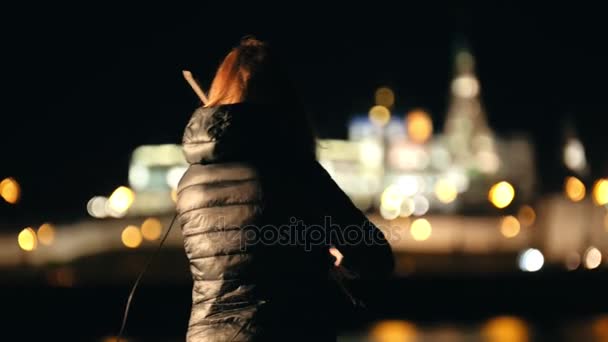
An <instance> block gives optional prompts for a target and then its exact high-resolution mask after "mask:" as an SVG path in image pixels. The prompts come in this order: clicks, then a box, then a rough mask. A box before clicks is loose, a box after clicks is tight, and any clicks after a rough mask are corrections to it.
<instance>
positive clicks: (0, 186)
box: [0, 178, 21, 204]
mask: <svg viewBox="0 0 608 342" xmlns="http://www.w3.org/2000/svg"><path fill="white" fill-rule="evenodd" d="M0 197H2V198H4V200H5V201H7V202H8V203H10V204H15V203H17V201H19V197H21V187H20V186H19V183H17V181H16V180H15V179H14V178H5V179H3V180H2V182H0Z"/></svg>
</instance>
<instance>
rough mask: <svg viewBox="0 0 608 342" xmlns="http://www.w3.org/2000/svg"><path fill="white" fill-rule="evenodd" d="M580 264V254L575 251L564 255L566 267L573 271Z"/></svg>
mask: <svg viewBox="0 0 608 342" xmlns="http://www.w3.org/2000/svg"><path fill="white" fill-rule="evenodd" d="M580 265H581V256H580V254H578V253H576V252H572V253H569V254H568V255H567V256H566V269H567V270H568V271H574V270H575V269H577V268H578V267H579V266H580Z"/></svg>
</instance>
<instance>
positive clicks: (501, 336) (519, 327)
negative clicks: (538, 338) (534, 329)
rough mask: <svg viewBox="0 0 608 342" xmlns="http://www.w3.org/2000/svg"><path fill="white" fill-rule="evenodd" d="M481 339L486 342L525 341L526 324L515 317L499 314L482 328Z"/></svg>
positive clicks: (527, 338)
mask: <svg viewBox="0 0 608 342" xmlns="http://www.w3.org/2000/svg"><path fill="white" fill-rule="evenodd" d="M481 334H482V336H483V341H487V342H527V341H528V340H529V337H528V335H529V333H528V326H527V325H526V323H525V322H524V321H522V320H521V319H519V318H516V317H510V316H501V317H496V318H493V319H491V320H490V321H488V322H487V323H486V324H485V326H484V327H483V328H482V331H481Z"/></svg>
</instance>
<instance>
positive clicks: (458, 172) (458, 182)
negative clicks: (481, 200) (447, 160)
mask: <svg viewBox="0 0 608 342" xmlns="http://www.w3.org/2000/svg"><path fill="white" fill-rule="evenodd" d="M445 177H446V178H447V179H448V180H449V181H450V183H452V184H454V186H455V187H456V190H458V193H463V192H465V191H467V190H468V189H469V185H470V181H469V177H467V175H466V173H465V171H464V170H463V169H461V168H456V167H453V168H451V169H450V170H448V172H446V174H445Z"/></svg>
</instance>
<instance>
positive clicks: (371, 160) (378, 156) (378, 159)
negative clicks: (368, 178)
mask: <svg viewBox="0 0 608 342" xmlns="http://www.w3.org/2000/svg"><path fill="white" fill-rule="evenodd" d="M359 146H360V149H359V159H360V160H361V164H363V166H365V167H367V168H370V169H374V168H378V167H380V166H381V165H382V162H383V158H384V156H383V151H384V150H383V149H382V145H380V143H378V142H377V141H375V140H373V139H365V140H363V141H362V142H361V144H360V145H359Z"/></svg>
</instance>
